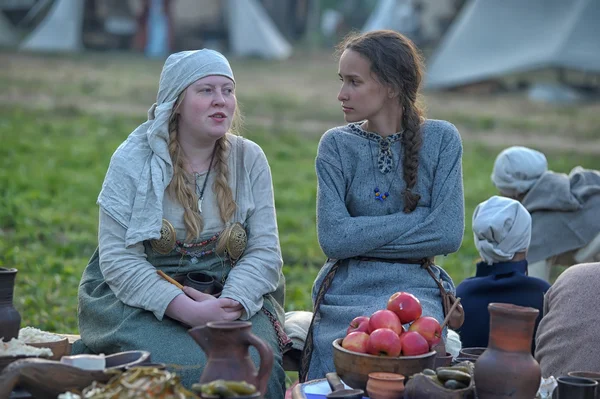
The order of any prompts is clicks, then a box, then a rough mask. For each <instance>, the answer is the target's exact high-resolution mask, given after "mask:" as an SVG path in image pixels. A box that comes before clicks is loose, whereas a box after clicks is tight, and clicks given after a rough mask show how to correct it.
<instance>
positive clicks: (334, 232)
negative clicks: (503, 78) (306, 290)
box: [308, 120, 464, 379]
mask: <svg viewBox="0 0 600 399" xmlns="http://www.w3.org/2000/svg"><path fill="white" fill-rule="evenodd" d="M422 135H423V145H422V147H421V151H420V156H419V167H418V179H417V184H416V186H415V189H414V191H415V192H416V193H418V194H419V195H420V196H421V199H420V201H419V204H418V206H417V208H416V209H415V210H414V211H413V212H412V213H408V214H407V213H404V212H403V211H402V210H403V207H404V204H403V200H402V191H403V190H404V188H405V186H406V185H405V183H404V180H403V178H402V159H403V147H402V144H401V138H402V133H397V134H394V135H392V136H389V137H387V138H382V137H381V136H379V135H377V134H375V133H370V132H366V131H364V130H363V129H362V128H361V127H360V124H352V123H351V124H349V125H346V126H341V127H336V128H333V129H331V130H329V131H327V132H326V133H325V134H324V135H323V137H322V138H321V141H320V143H319V149H318V154H317V159H316V172H317V179H318V194H317V228H318V238H319V244H320V245H321V248H322V249H323V252H324V253H325V255H327V257H328V258H329V259H328V261H327V263H325V265H324V266H323V267H322V268H321V270H320V272H319V274H318V276H317V278H316V280H315V283H314V286H313V293H312V296H313V302H314V301H315V300H316V296H317V293H318V291H319V288H320V286H321V284H322V283H323V280H324V278H325V276H326V275H327V273H328V272H329V270H330V269H331V267H332V266H333V264H334V263H335V262H336V260H338V259H339V260H341V262H340V265H339V268H338V270H337V273H336V275H335V278H334V280H333V282H332V284H331V286H330V287H329V290H328V291H327V293H326V294H325V297H324V299H323V302H322V304H321V306H320V309H319V311H318V312H317V313H316V315H315V320H314V324H313V334H312V337H313V353H312V357H311V359H310V366H309V370H308V379H316V378H323V377H324V376H325V373H328V372H331V371H335V367H334V365H333V348H332V342H333V341H334V340H335V339H337V338H342V337H344V336H345V333H346V329H347V327H348V325H349V323H350V321H351V320H352V319H353V318H355V317H357V316H360V315H366V316H369V315H371V314H372V313H373V312H375V311H376V310H379V309H385V307H386V304H387V301H388V298H389V297H390V295H392V294H393V293H394V292H397V291H406V292H410V293H412V294H414V295H415V296H416V297H417V298H418V299H419V300H420V302H421V305H422V307H423V315H424V316H433V317H435V318H436V319H438V320H439V321H440V322H441V321H442V320H443V309H442V302H441V295H440V291H439V288H438V287H437V285H436V283H435V281H434V280H433V279H432V277H431V276H430V275H429V274H428V273H427V271H426V270H424V269H422V268H421V266H420V265H419V264H405V263H389V262H383V261H361V260H357V259H353V258H354V257H357V256H361V257H373V258H386V259H421V258H425V257H433V256H439V255H446V254H449V253H452V252H455V251H457V250H458V248H459V247H460V244H461V242H462V239H463V233H464V195H463V180H462V165H461V161H462V143H461V139H460V135H459V133H458V131H457V130H456V128H455V127H454V125H452V124H451V123H448V122H445V121H439V120H426V121H425V122H424V123H423V125H422ZM376 191H379V193H380V196H382V195H383V194H385V193H387V194H388V196H387V198H386V199H385V200H378V199H376V198H375V192H376ZM432 268H433V270H434V272H435V273H436V275H437V276H438V278H441V279H442V281H443V284H444V286H445V288H446V290H448V291H451V292H455V287H454V284H453V282H452V279H451V278H450V276H449V275H448V274H447V273H446V272H445V271H444V270H443V269H442V268H441V267H439V266H433V267H432ZM445 337H446V331H444V339H445Z"/></svg>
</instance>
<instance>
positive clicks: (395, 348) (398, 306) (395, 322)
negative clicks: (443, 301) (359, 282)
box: [342, 292, 442, 357]
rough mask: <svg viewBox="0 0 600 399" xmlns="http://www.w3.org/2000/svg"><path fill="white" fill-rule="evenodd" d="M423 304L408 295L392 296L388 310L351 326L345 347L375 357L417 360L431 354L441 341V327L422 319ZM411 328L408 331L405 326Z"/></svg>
mask: <svg viewBox="0 0 600 399" xmlns="http://www.w3.org/2000/svg"><path fill="white" fill-rule="evenodd" d="M422 313H423V308H422V307H421V302H420V301H419V300H418V299H417V297H415V296H414V295H412V294H410V293H408V292H396V293H395V294H393V295H392V296H390V298H389V300H388V303H387V307H386V309H382V310H378V311H376V312H375V313H373V314H372V315H371V316H370V317H369V316H358V317H356V318H354V320H352V321H351V322H350V326H349V327H348V329H347V330H346V336H345V337H344V339H343V340H342V347H343V348H345V349H347V350H349V351H352V352H358V353H368V354H371V355H376V356H390V357H398V356H416V355H422V354H424V353H427V352H429V351H430V350H432V348H433V346H435V345H437V344H438V343H439V342H440V340H441V339H442V328H441V326H440V323H439V322H438V321H437V320H436V319H435V318H433V317H429V316H425V317H421V315H422ZM409 323H411V324H410V326H409V327H408V329H405V328H404V327H403V325H407V324H409Z"/></svg>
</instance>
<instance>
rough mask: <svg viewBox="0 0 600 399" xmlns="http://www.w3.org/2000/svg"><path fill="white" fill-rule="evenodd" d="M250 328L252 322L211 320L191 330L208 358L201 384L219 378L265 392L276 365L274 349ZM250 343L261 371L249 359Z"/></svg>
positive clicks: (191, 333)
mask: <svg viewBox="0 0 600 399" xmlns="http://www.w3.org/2000/svg"><path fill="white" fill-rule="evenodd" d="M251 328H252V323H250V322H249V321H212V322H209V323H207V324H206V325H205V326H200V327H194V328H192V329H191V330H189V331H188V333H189V334H190V335H191V336H192V338H194V340H195V341H196V343H197V344H198V345H200V347H201V348H202V350H203V351H204V352H205V353H206V357H207V362H206V366H204V371H203V372H202V375H201V376H200V381H199V382H200V383H207V382H211V381H214V380H219V379H221V380H232V381H246V382H248V383H250V384H252V385H254V386H255V387H256V389H257V390H258V391H260V392H261V393H262V394H263V395H264V394H266V392H267V383H268V381H269V376H270V374H271V369H272V368H273V350H272V349H271V348H270V347H269V346H268V345H267V344H266V343H265V342H264V341H263V340H261V339H260V338H258V337H257V336H256V335H254V334H252V331H251ZM250 346H254V347H255V348H256V350H257V351H258V354H259V355H260V368H259V370H258V372H257V371H256V368H255V367H254V363H253V362H252V359H251V358H250V353H249V348H250Z"/></svg>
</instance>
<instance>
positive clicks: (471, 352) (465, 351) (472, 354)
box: [457, 346, 487, 362]
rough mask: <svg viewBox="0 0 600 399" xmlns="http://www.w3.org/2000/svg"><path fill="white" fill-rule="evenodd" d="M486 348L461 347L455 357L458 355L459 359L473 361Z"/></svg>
mask: <svg viewBox="0 0 600 399" xmlns="http://www.w3.org/2000/svg"><path fill="white" fill-rule="evenodd" d="M486 349H487V348H481V347H476V346H474V347H471V348H462V349H461V350H460V352H459V353H458V356H457V357H460V358H461V359H470V360H471V361H473V362H474V361H475V360H477V359H478V358H479V356H481V354H482V353H483V352H485V350H486Z"/></svg>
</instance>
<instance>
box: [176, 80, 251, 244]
mask: <svg viewBox="0 0 600 399" xmlns="http://www.w3.org/2000/svg"><path fill="white" fill-rule="evenodd" d="M184 97H185V90H184V91H183V92H182V93H181V94H180V95H179V98H178V99H177V101H176V103H175V105H174V106H173V111H172V112H171V116H170V117H169V155H170V156H171V161H172V162H173V178H172V179H171V183H169V186H168V188H167V190H168V192H169V194H170V195H171V197H172V198H174V199H175V200H176V201H177V202H179V204H181V206H182V207H183V210H184V211H183V223H184V225H185V229H186V232H187V235H186V241H193V240H197V239H198V238H199V237H200V234H201V233H202V230H203V228H204V220H203V219H202V214H201V213H200V212H199V210H198V195H197V194H196V192H195V191H194V190H193V189H192V185H190V184H189V182H188V181H187V179H186V177H185V176H186V175H185V168H184V160H185V156H184V155H183V152H182V150H181V145H180V144H179V140H178V138H177V130H178V120H179V118H178V113H177V111H178V109H179V107H180V104H181V102H182V101H183V98H184ZM241 124H242V117H241V113H240V112H239V107H238V106H236V108H235V112H234V114H233V122H232V125H231V128H230V129H229V133H231V134H237V133H238V132H239V129H241ZM230 147H231V144H230V143H229V139H228V138H227V136H223V137H221V138H220V139H218V140H217V141H216V143H215V150H214V151H215V158H214V159H215V164H214V168H215V169H214V170H215V176H216V177H215V181H214V184H213V189H214V191H215V195H216V197H217V204H218V207H219V216H220V217H221V221H222V222H223V223H224V224H226V225H227V224H228V222H229V221H230V220H231V218H232V217H233V214H234V212H235V210H236V203H235V200H234V198H233V193H232V191H231V188H230V187H229V164H228V158H229V149H230ZM238 178H241V177H238ZM227 228H230V226H228V227H227ZM224 233H225V234H221V236H220V237H219V240H218V242H217V252H218V253H223V251H224V248H225V237H227V235H228V234H226V233H227V232H226V231H225V232H224Z"/></svg>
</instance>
